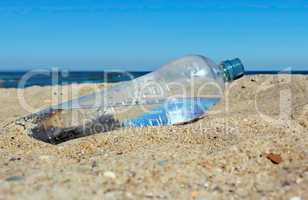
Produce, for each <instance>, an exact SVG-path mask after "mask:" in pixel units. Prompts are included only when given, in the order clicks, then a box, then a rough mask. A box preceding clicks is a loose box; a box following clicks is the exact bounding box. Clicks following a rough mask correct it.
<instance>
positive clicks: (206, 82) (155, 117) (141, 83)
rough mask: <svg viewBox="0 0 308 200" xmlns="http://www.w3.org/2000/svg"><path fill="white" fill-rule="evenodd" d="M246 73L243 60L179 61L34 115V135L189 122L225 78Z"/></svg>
mask: <svg viewBox="0 0 308 200" xmlns="http://www.w3.org/2000/svg"><path fill="white" fill-rule="evenodd" d="M243 74H244V66H243V65H242V63H241V61H240V60H239V59H238V58H237V59H234V60H228V61H224V62H222V63H221V64H220V65H216V64H215V63H214V62H213V61H212V60H210V59H209V58H206V57H204V56H199V55H193V56H186V57H183V58H180V59H178V60H175V61H173V62H171V63H169V64H167V65H164V66H162V67H161V68H159V69H158V70H156V71H154V72H152V73H149V74H147V75H144V76H142V77H139V78H137V79H134V80H131V81H128V82H121V83H118V84H115V85H114V86H113V87H111V88H109V89H106V90H102V91H98V92H96V93H93V94H90V95H87V96H83V97H80V98H78V99H74V100H72V101H68V102H65V103H62V104H60V105H57V106H52V107H50V108H48V109H46V110H43V111H41V112H39V113H35V114H33V115H31V116H28V117H27V119H26V120H28V121H29V120H30V121H32V123H34V124H35V126H31V130H30V131H29V135H31V136H32V137H34V138H36V139H39V140H43V141H45V142H49V143H54V144H57V143H60V142H64V141H67V140H70V139H73V138H77V137H82V136H86V135H91V134H94V133H99V132H106V131H110V130H115V129H118V128H123V127H144V126H162V125H175V124H183V123H188V122H191V121H194V120H196V119H198V118H201V117H203V116H204V115H205V114H206V112H207V111H208V109H209V108H210V107H211V106H213V105H215V104H217V102H219V100H220V99H221V97H222V95H223V91H224V86H225V82H230V81H232V80H235V79H236V78H239V77H241V76H242V75H243Z"/></svg>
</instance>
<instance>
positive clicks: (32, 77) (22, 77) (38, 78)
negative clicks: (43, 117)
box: [0, 71, 308, 88]
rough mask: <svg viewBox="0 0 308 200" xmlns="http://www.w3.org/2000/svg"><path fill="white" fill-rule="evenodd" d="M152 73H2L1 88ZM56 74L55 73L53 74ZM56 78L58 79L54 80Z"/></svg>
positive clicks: (122, 78)
mask: <svg viewBox="0 0 308 200" xmlns="http://www.w3.org/2000/svg"><path fill="white" fill-rule="evenodd" d="M148 73H150V71H130V72H106V71H74V72H67V73H63V72H56V74H57V76H52V75H51V74H52V73H46V72H39V71H38V72H34V73H29V72H26V71H2V72H1V71H0V88H19V87H31V86H49V85H54V84H61V85H66V84H74V83H75V84H81V83H116V82H121V81H128V80H132V79H135V78H138V77H140V76H143V75H145V74H148ZM281 73H282V72H280V71H246V72H245V74H246V75H256V74H281ZM285 73H291V74H305V75H308V71H291V72H285ZM53 74H54V72H53ZM54 77H56V78H54Z"/></svg>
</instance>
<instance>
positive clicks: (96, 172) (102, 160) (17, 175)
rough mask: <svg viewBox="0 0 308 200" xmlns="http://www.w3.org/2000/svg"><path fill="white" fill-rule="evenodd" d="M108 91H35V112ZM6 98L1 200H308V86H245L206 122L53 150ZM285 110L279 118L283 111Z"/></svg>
mask: <svg viewBox="0 0 308 200" xmlns="http://www.w3.org/2000/svg"><path fill="white" fill-rule="evenodd" d="M95 87H100V88H103V87H104V86H103V85H99V86H97V85H96V86H93V85H74V86H63V88H62V89H61V90H58V91H57V90H56V89H55V88H52V87H31V88H27V89H24V90H19V92H24V93H25V95H26V99H27V102H28V104H29V106H31V107H33V109H34V110H39V109H41V108H44V107H46V106H48V105H49V104H50V103H51V98H54V97H58V96H61V97H62V99H60V100H59V101H61V100H65V99H67V98H71V95H68V94H69V93H70V91H79V92H75V94H74V95H73V96H79V95H83V94H86V93H89V92H91V91H92V90H93V89H94V88H95ZM17 91H18V90H17V89H0V105H1V109H0V166H1V168H0V199H1V200H2V199H223V198H224V199H232V198H234V199H292V198H293V199H294V200H295V199H298V198H300V199H308V189H307V188H308V134H307V133H308V77H307V76H301V75H297V76H295V75H294V76H288V75H281V76H271V75H258V76H247V77H243V78H241V79H239V80H237V81H235V82H233V83H232V84H231V85H229V86H228V89H227V90H226V97H225V99H224V100H223V101H221V102H220V103H219V104H218V105H217V106H215V107H214V108H213V109H211V114H209V115H208V116H205V117H204V118H203V119H201V120H199V121H197V122H194V123H191V124H187V125H178V126H167V127H152V128H136V129H121V130H117V131H111V132H108V133H103V134H97V135H92V136H89V137H85V138H80V139H76V140H72V141H69V142H65V143H62V144H60V145H49V144H46V143H43V142H39V141H37V140H34V139H32V138H30V137H28V136H27V135H26V134H25V131H24V130H23V128H22V127H20V126H17V125H15V124H14V121H15V120H16V119H17V118H19V117H21V116H25V115H27V114H28V112H27V111H26V110H24V109H23V108H22V106H21V105H20V103H19V101H18V99H17ZM280 108H281V109H280Z"/></svg>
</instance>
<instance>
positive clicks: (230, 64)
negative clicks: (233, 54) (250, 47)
mask: <svg viewBox="0 0 308 200" xmlns="http://www.w3.org/2000/svg"><path fill="white" fill-rule="evenodd" d="M221 65H222V67H223V70H224V73H225V79H226V81H233V80H235V79H238V78H240V77H241V76H243V75H244V72H245V69H244V65H243V64H242V62H241V60H240V59H239V58H235V59H233V60H226V61H224V62H222V63H221Z"/></svg>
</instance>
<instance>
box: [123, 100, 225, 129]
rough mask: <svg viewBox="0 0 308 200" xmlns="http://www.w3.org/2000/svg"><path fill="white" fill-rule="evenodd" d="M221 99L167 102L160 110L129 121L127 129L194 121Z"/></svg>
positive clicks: (126, 125)
mask: <svg viewBox="0 0 308 200" xmlns="http://www.w3.org/2000/svg"><path fill="white" fill-rule="evenodd" d="M219 100H220V99H219V98H197V97H195V98H181V99H174V100H170V101H167V102H165V103H164V104H162V105H160V106H159V107H158V108H156V109H154V110H152V111H150V112H148V113H145V114H142V115H140V116H138V117H136V118H134V119H130V120H127V121H126V122H125V123H124V126H125V127H146V126H163V125H172V124H179V123H185V122H190V121H193V120H195V119H197V118H200V117H202V116H203V115H204V114H205V113H206V112H207V111H208V109H209V108H211V107H212V106H214V105H215V104H217V103H218V101H219Z"/></svg>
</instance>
